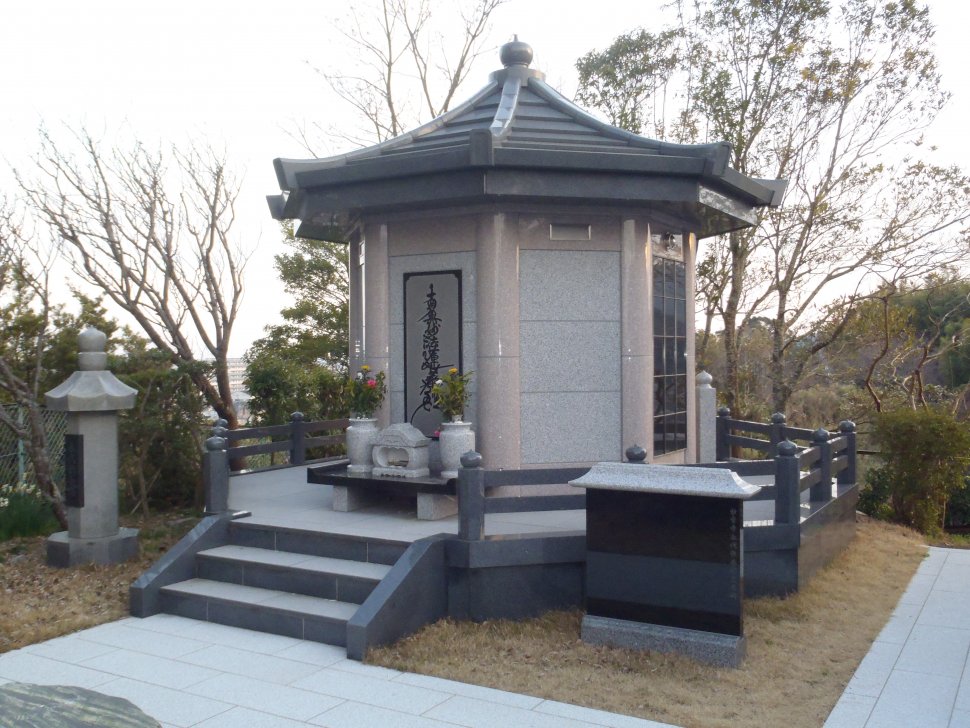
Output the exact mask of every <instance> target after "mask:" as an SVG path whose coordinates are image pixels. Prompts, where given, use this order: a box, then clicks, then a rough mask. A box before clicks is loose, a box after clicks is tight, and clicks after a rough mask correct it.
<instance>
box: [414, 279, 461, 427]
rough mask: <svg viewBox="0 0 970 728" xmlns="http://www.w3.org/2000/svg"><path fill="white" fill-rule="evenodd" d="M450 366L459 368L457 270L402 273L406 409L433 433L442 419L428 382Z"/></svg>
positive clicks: (430, 384)
mask: <svg viewBox="0 0 970 728" xmlns="http://www.w3.org/2000/svg"><path fill="white" fill-rule="evenodd" d="M451 367H457V368H458V369H459V370H462V361H461V271H458V270H448V271H436V272H434V273H407V274H405V276H404V411H405V413H406V417H407V420H408V422H410V423H411V424H413V425H414V426H415V427H417V428H418V429H419V430H421V432H423V433H424V434H425V435H428V436H431V435H433V434H434V432H435V430H437V429H438V427H439V425H440V424H441V412H440V411H439V410H438V409H437V408H436V407H435V406H434V401H433V400H432V397H431V387H433V386H434V383H435V380H437V379H438V377H439V376H440V375H441V374H442V373H443V372H447V371H448V370H449V369H450V368H451Z"/></svg>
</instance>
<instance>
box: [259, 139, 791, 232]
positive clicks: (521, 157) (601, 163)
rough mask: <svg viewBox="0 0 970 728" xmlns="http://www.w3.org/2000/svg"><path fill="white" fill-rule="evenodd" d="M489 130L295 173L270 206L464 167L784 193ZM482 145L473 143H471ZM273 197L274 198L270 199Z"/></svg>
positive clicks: (764, 183) (700, 162)
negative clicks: (520, 141) (505, 140)
mask: <svg viewBox="0 0 970 728" xmlns="http://www.w3.org/2000/svg"><path fill="white" fill-rule="evenodd" d="M488 136H489V134H488V132H483V133H482V134H479V135H474V139H473V143H471V144H468V145H463V146H455V147H452V148H448V149H443V150H435V151H431V152H420V153H414V154H413V155H411V154H396V155H394V156H393V157H378V158H374V159H366V160H361V161H359V162H357V163H355V164H353V165H345V166H341V167H329V168H322V169H321V168H317V169H312V170H307V171H304V172H300V173H298V174H297V175H296V179H295V182H296V184H295V185H294V187H293V188H292V190H293V191H291V192H290V193H289V194H288V195H286V196H285V197H284V196H278V197H283V199H282V200H279V199H276V200H275V201H274V202H272V203H271V209H272V211H273V214H274V217H276V216H277V214H282V215H283V218H281V219H285V218H286V217H289V214H287V213H292V212H295V209H296V206H297V201H296V200H295V199H294V197H295V196H296V197H299V196H300V195H301V193H302V194H307V195H311V196H312V195H315V194H318V193H324V192H325V191H326V190H332V189H336V188H340V187H344V186H347V185H358V184H361V183H368V182H372V183H384V182H386V181H388V180H394V179H397V180H409V179H415V178H419V177H422V176H425V175H440V174H443V173H447V172H454V171H459V170H462V169H483V168H495V169H500V168H514V169H521V170H523V171H533V172H539V173H541V172H543V171H548V172H573V173H576V174H583V173H589V172H594V173H607V174H615V175H617V176H618V177H619V176H627V175H647V176H655V175H670V176H675V177H684V176H686V177H694V178H697V179H703V180H705V181H707V182H708V183H710V184H713V185H715V186H717V187H718V188H719V189H721V190H723V191H724V192H726V193H728V194H732V195H738V196H741V197H742V198H744V200H745V201H747V202H750V203H752V204H754V205H757V206H765V205H771V206H777V205H778V204H779V203H780V201H781V194H782V192H783V191H784V181H779V180H755V179H752V178H750V177H747V176H745V175H743V174H740V173H738V172H736V171H734V170H733V169H731V168H726V169H724V170H721V171H720V173H718V170H717V169H716V161H715V160H712V159H710V158H707V157H696V156H692V157H684V156H673V155H669V154H668V155H655V154H631V153H624V152H612V151H610V152H601V151H592V150H576V151H566V150H561V149H537V148H520V147H517V148H505V147H494V148H492V147H490V146H489V145H488V144H487V143H485V142H487V141H488V139H487V137H488ZM476 141H477V142H482V143H475V142H476ZM271 199H273V198H271ZM281 202H282V204H281Z"/></svg>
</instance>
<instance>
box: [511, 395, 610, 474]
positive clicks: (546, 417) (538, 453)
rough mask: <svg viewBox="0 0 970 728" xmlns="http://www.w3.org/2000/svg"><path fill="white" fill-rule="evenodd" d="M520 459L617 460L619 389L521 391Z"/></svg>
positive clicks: (538, 461) (535, 462)
mask: <svg viewBox="0 0 970 728" xmlns="http://www.w3.org/2000/svg"><path fill="white" fill-rule="evenodd" d="M521 421H522V463H523V464H524V465H539V464H551V463H583V462H599V461H605V460H619V459H620V457H621V455H622V452H621V450H622V448H621V443H620V393H619V392H618V391H617V392H558V393H552V392H548V393H546V392H538V393H529V392H523V393H522V415H521Z"/></svg>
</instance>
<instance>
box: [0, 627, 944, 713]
mask: <svg viewBox="0 0 970 728" xmlns="http://www.w3.org/2000/svg"><path fill="white" fill-rule="evenodd" d="M6 682H34V683H42V684H64V685H77V686H79V687H86V688H89V689H92V690H95V691H96V692H99V693H103V694H105V695H111V696H115V697H120V698H125V699H127V700H130V701H131V702H132V703H134V704H135V705H136V706H137V707H138V708H140V709H141V710H142V711H144V712H145V713H146V714H147V715H149V716H151V717H152V718H154V719H155V720H157V721H159V722H160V723H161V724H162V726H163V728H240V727H243V726H244V727H245V728H297V727H298V726H325V727H327V728H371V727H372V726H373V727H374V728H455V727H456V726H472V727H475V726H487V727H488V728H553V727H555V728H604V727H605V728H661V724H659V723H654V722H651V721H646V720H640V719H639V718H631V717H629V716H622V715H616V714H613V713H608V712H605V711H600V710H590V709H588V708H581V707H579V706H574V705H567V704H565V703H557V702H554V701H548V700H543V699H542V698H537V697H532V696H528V695H519V694H516V693H510V692H505V691H502V690H494V689H492V688H485V687H480V686H478V685H467V684H465V683H460V682H456V681H453V680H442V679H440V678H436V677H429V676H426V675H416V674H414V673H406V672H405V673H402V672H399V671H397V670H388V669H386V668H382V667H374V666H371V665H362V664H360V663H358V662H354V661H350V660H347V659H346V653H345V651H344V650H343V649H341V648H337V647H333V646H331V645H323V644H319V643H316V642H306V641H303V640H297V639H291V638H280V637H275V636H273V635H263V634H261V633H258V632H249V631H248V630H244V629H238V628H235V627H225V626H223V625H219V624H212V623H207V622H197V621H195V620H191V619H185V618H183V617H176V616H173V615H167V614H158V615H155V616H153V617H148V618H146V619H135V618H126V619H123V620H119V621H118V622H114V623H111V624H106V625H101V626H99V627H93V628H91V629H88V630H84V631H82V632H78V633H77V634H74V635H71V636H69V637H60V638H57V639H54V640H50V641H48V642H44V643H40V644H38V645H32V646H31V647H29V648H24V649H22V650H15V651H13V652H8V653H6V654H2V655H0V684H3V683H6ZM954 689H956V688H954ZM668 728H670V727H668Z"/></svg>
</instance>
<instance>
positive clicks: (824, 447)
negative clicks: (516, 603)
mask: <svg viewBox="0 0 970 728" xmlns="http://www.w3.org/2000/svg"><path fill="white" fill-rule="evenodd" d="M733 431H746V432H756V433H759V434H763V433H767V434H768V435H769V437H770V438H771V439H770V440H757V439H755V438H748V437H743V436H741V435H734V434H733ZM717 433H718V451H719V452H726V450H727V446H728V445H730V444H733V443H737V442H738V441H741V442H746V441H753V442H755V443H757V445H758V446H759V448H758V449H762V450H764V451H768V452H770V453H771V457H770V458H769V459H765V460H744V461H733V462H729V461H728V459H727V458H726V457H725V458H723V459H721V458H719V460H721V461H720V462H716V463H703V464H699V465H700V467H707V468H727V469H731V470H735V471H737V472H738V473H739V474H740V475H742V476H744V475H748V476H756V475H774V484H773V485H771V486H767V487H765V488H764V491H765V493H764V495H763V497H762V498H759V500H768V499H770V498H773V499H774V502H775V518H774V521H775V524H776V525H784V526H791V525H794V526H797V525H798V524H799V523H800V521H801V498H802V493H803V492H804V491H805V490H810V491H811V494H810V496H809V497H810V500H811V501H813V502H825V501H829V500H831V499H832V498H833V497H835V496H834V495H833V491H832V480H833V478H834V479H835V481H836V483H837V484H839V485H846V484H854V483H855V477H856V475H855V467H856V455H857V453H856V435H855V425H854V424H853V423H852V422H849V421H845V422H842V423H840V425H839V430H838V431H837V432H829V431H828V430H825V429H821V428H820V429H817V430H809V429H806V428H793V427H788V426H787V425H786V424H785V418H784V415H780V414H776V415H773V416H772V421H771V423H769V424H765V423H759V422H754V423H752V422H746V421H744V420H734V419H733V418H731V417H729V416H728V415H726V414H724V412H723V410H722V412H721V413H719V415H718V418H717ZM788 433H791V434H792V436H793V437H794V438H795V439H798V440H807V441H809V442H810V443H811V444H810V445H808V446H807V447H805V446H799V445H796V444H795V442H793V441H792V439H791V438H789V437H787V435H788ZM481 462H482V457H481V455H479V454H478V453H467V454H466V455H465V456H463V457H462V467H461V469H460V470H459V471H458V484H457V495H458V524H459V525H458V533H459V538H462V539H464V540H470V541H478V540H481V539H482V538H483V537H484V532H485V514H487V513H504V512H509V511H510V510H519V511H525V510H532V509H538V508H547V509H553V508H557V509H558V508H580V507H582V504H583V499H582V496H579V495H557V496H519V497H515V498H509V497H501V496H498V497H494V496H493V497H486V495H485V489H486V488H487V487H493V486H500V485H512V486H529V485H540V484H552V483H563V482H566V481H569V480H575V479H576V478H578V477H580V476H581V475H582V474H583V473H584V472H585V471H586V468H581V467H580V468H544V469H525V470H485V469H483V468H482V467H481ZM803 469H804V471H803Z"/></svg>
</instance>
